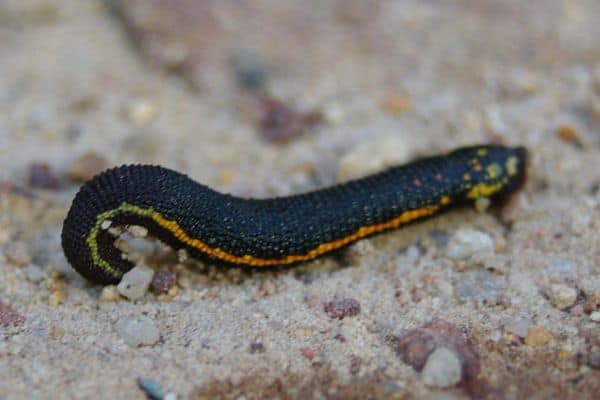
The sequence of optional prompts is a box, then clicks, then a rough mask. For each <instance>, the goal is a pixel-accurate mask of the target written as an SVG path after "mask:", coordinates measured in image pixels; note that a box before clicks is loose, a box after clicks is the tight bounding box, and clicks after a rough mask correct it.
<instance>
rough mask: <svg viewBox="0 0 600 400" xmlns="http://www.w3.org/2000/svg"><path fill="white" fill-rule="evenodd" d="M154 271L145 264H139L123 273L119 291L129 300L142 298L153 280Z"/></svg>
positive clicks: (118, 287)
mask: <svg viewBox="0 0 600 400" xmlns="http://www.w3.org/2000/svg"><path fill="white" fill-rule="evenodd" d="M153 276H154V271H153V270H152V269H150V268H148V267H146V266H145V265H138V266H136V267H135V268H133V269H131V270H130V271H129V272H127V273H125V274H124V275H123V278H122V279H121V282H119V285H118V286H117V289H118V291H119V293H120V294H121V295H122V296H125V297H127V298H128V299H129V300H137V299H141V298H142V297H143V296H144V294H145V293H146V291H147V290H148V287H149V286H150V282H152V277H153Z"/></svg>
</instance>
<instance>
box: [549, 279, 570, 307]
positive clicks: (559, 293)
mask: <svg viewBox="0 0 600 400" xmlns="http://www.w3.org/2000/svg"><path fill="white" fill-rule="evenodd" d="M548 297H550V301H551V302H552V304H553V305H554V307H556V308H558V309H559V310H564V309H565V308H569V307H571V306H572V305H573V304H575V300H577V289H574V288H572V287H570V286H567V285H564V284H558V283H557V284H554V285H552V286H550V290H549V291H548Z"/></svg>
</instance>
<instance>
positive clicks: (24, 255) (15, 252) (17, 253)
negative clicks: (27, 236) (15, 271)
mask: <svg viewBox="0 0 600 400" xmlns="http://www.w3.org/2000/svg"><path fill="white" fill-rule="evenodd" d="M4 254H5V255H6V258H8V260H9V261H10V262H12V263H13V264H15V265H17V266H19V267H22V266H25V265H27V264H30V263H31V254H29V249H28V248H27V245H26V244H25V243H24V242H21V241H15V242H9V243H7V244H6V245H5V246H4Z"/></svg>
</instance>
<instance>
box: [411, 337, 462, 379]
mask: <svg viewBox="0 0 600 400" xmlns="http://www.w3.org/2000/svg"><path fill="white" fill-rule="evenodd" d="M421 375H422V377H423V383H425V385H427V386H434V387H440V388H445V387H450V386H454V385H456V384H457V383H458V382H460V379H461V376H462V366H461V362H460V360H459V359H458V357H457V356H456V354H454V352H452V351H450V350H449V349H447V348H446V347H438V348H437V349H435V351H434V352H433V353H431V355H430V356H429V358H427V362H426V363H425V367H423V371H422V372H421Z"/></svg>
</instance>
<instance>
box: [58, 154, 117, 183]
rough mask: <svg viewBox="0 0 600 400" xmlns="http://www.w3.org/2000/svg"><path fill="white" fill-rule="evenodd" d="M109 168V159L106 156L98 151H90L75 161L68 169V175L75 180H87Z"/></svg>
mask: <svg viewBox="0 0 600 400" xmlns="http://www.w3.org/2000/svg"><path fill="white" fill-rule="evenodd" d="M107 168H108V161H107V160H106V158H104V156H102V155H100V154H98V153H96V152H93V151H90V152H87V153H85V154H83V155H81V156H80V157H79V158H77V159H76V160H75V161H73V163H72V164H71V166H70V167H69V169H68V170H67V176H68V177H69V179H70V180H72V181H73V182H85V181H88V180H90V179H92V178H93V177H94V176H96V175H97V174H99V173H100V172H102V171H104V170H105V169H107Z"/></svg>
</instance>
